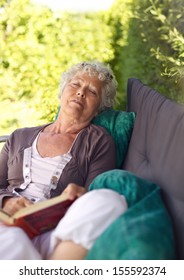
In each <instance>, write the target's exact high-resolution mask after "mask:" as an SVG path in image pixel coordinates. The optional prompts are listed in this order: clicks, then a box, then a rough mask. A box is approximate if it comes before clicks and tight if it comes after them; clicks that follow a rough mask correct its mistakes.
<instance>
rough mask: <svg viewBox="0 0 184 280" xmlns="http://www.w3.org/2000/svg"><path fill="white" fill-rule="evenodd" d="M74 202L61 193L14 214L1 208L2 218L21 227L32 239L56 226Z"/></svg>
mask: <svg viewBox="0 0 184 280" xmlns="http://www.w3.org/2000/svg"><path fill="white" fill-rule="evenodd" d="M72 203H73V200H69V199H67V197H64V196H62V195H60V196H58V197H55V198H51V199H49V200H47V201H42V202H38V203H36V204H33V205H30V206H28V207H25V208H22V209H21V210H19V211H17V212H16V213H15V214H14V215H13V216H10V215H9V214H7V213H5V212H4V211H3V210H2V209H0V220H1V221H2V222H3V223H5V224H6V225H8V226H17V227H21V228H22V229H23V230H24V231H25V232H26V233H27V234H28V236H29V237H30V238H31V239H32V238H34V237H35V236H37V235H39V234H42V233H44V232H46V231H49V230H51V229H53V228H55V227H56V226H57V224H58V223H59V221H60V219H61V218H62V217H63V216H64V215H65V213H66V211H67V210H68V208H69V206H70V205H71V204H72Z"/></svg>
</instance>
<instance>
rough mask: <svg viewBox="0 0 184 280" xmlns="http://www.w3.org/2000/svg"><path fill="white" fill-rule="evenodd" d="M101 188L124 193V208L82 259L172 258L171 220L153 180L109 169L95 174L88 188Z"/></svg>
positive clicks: (173, 250)
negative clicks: (125, 207)
mask: <svg viewBox="0 0 184 280" xmlns="http://www.w3.org/2000/svg"><path fill="white" fill-rule="evenodd" d="M101 188H109V189H113V190H115V191H117V192H118V193H120V194H122V195H124V196H125V197H126V200H127V203H128V210H127V211H126V212H125V213H124V214H122V215H121V216H120V217H119V218H117V219H116V220H115V221H114V222H113V223H112V224H111V225H110V226H109V227H108V228H107V229H106V230H105V232H104V233H103V234H102V235H101V236H100V237H99V238H98V239H97V240H96V242H95V244H94V245H93V247H92V248H91V249H90V251H89V252H88V254H87V256H86V259H88V260H91V259H92V260H154V259H155V260H167V259H176V252H175V241H174V240H175V239H174V232H173V227H172V221H171V218H170V216H169V214H168V212H167V210H166V208H165V205H164V203H163V201H162V198H161V194H160V188H159V187H158V186H157V185H156V184H154V183H152V182H150V181H148V180H144V179H142V178H140V177H137V176H135V175H134V174H132V173H130V172H128V171H125V170H111V171H107V172H104V173H103V174H100V175H99V176H97V177H96V178H95V179H94V180H93V182H92V183H91V185H90V188H89V189H90V190H93V189H101ZM104 199H105V197H104Z"/></svg>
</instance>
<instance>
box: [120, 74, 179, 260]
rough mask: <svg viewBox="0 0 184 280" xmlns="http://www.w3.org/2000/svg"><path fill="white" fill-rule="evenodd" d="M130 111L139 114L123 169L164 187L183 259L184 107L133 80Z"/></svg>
mask: <svg viewBox="0 0 184 280" xmlns="http://www.w3.org/2000/svg"><path fill="white" fill-rule="evenodd" d="M127 92H128V95H127V100H128V104H127V109H128V111H131V112H132V111H133V112H135V113H136V119H135V124H134V129H133V133H132V137H131V140H130V144H129V149H128V153H127V157H126V159H125V162H124V164H123V166H122V167H123V168H124V169H126V170H128V171H131V172H133V173H135V174H136V175H138V176H140V177H142V178H145V179H149V180H151V181H153V182H155V183H156V184H158V185H159V186H160V187H161V190H162V194H163V198H164V201H165V204H166V206H167V208H168V210H169V213H170V215H171V217H172V220H173V225H174V230H175V236H176V241H177V249H178V258H181V259H184V215H183V214H184V148H183V145H184V106H183V105H179V104H176V103H175V102H173V101H171V100H169V99H167V98H166V97H164V96H162V95H161V94H160V93H158V92H157V91H156V90H154V89H151V88H150V87H148V86H146V85H144V84H142V82H141V81H139V80H137V79H134V78H131V79H129V80H128V89H127Z"/></svg>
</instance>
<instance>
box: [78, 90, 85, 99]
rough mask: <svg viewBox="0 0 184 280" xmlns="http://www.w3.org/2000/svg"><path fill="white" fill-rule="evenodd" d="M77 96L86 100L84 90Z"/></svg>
mask: <svg viewBox="0 0 184 280" xmlns="http://www.w3.org/2000/svg"><path fill="white" fill-rule="evenodd" d="M77 96H79V97H82V98H85V94H84V92H83V91H82V90H79V91H77Z"/></svg>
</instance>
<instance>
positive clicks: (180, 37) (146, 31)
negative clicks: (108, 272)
mask: <svg viewBox="0 0 184 280" xmlns="http://www.w3.org/2000/svg"><path fill="white" fill-rule="evenodd" d="M182 2H183V0H177V1H172V0H163V1H160V0H159V1H158V0H149V1H147V0H134V1H133V3H132V8H131V11H132V17H131V18H130V21H129V28H128V36H127V46H125V47H124V48H123V49H122V62H123V63H122V68H123V69H124V70H125V71H124V78H123V81H124V83H126V81H127V78H128V77H130V76H135V77H137V78H140V79H141V80H142V81H143V82H145V83H147V84H149V85H150V86H152V87H154V88H156V89H158V90H160V91H161V92H162V93H163V94H165V95H166V96H168V97H169V98H172V99H175V100H177V101H179V102H182V103H183V102H184V85H183V73H184V59H183V58H184V44H183V42H184V29H183V21H184V7H183V5H182V4H183V3H182ZM123 66H124V67H123Z"/></svg>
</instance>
